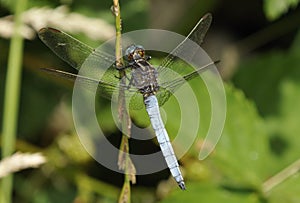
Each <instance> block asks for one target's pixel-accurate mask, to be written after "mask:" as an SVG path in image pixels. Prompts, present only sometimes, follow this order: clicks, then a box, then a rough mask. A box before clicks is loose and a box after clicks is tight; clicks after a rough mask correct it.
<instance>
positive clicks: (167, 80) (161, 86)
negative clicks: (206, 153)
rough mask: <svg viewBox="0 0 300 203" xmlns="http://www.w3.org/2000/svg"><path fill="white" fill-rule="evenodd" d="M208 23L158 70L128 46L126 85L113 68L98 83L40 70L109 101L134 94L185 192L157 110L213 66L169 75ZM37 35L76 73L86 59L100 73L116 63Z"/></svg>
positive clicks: (63, 38)
mask: <svg viewBox="0 0 300 203" xmlns="http://www.w3.org/2000/svg"><path fill="white" fill-rule="evenodd" d="M211 22H212V15H211V14H210V13H207V14H206V15H204V16H203V17H202V18H201V19H200V20H199V21H198V23H197V24H196V25H195V26H194V28H193V29H192V30H191V32H190V33H189V34H188V36H187V37H186V38H185V39H184V40H183V41H182V42H181V43H180V44H179V45H178V46H177V47H176V48H175V49H173V51H172V52H171V53H169V54H168V55H167V57H165V58H164V60H163V61H162V63H161V64H160V65H159V66H158V67H157V68H155V67H154V66H153V65H151V63H150V62H149V61H150V58H151V57H150V56H148V55H146V51H145V49H144V48H143V46H141V45H136V44H132V45H130V46H129V47H128V48H127V49H126V51H125V54H124V55H125V61H126V62H127V65H126V66H124V67H123V70H126V71H129V75H130V77H127V79H128V84H123V83H120V78H118V77H116V75H118V71H119V70H118V69H117V67H116V66H114V65H112V66H111V67H110V68H109V69H108V70H107V71H106V72H105V76H104V77H102V78H101V79H98V80H95V79H93V78H88V77H84V76H82V75H79V74H73V73H70V72H65V71H61V70H57V69H49V68H45V69H43V70H44V71H46V72H47V73H49V74H53V75H55V76H58V77H63V78H66V79H69V80H79V81H81V82H83V83H86V84H95V83H96V84H97V86H98V90H99V94H100V96H103V97H105V98H108V99H112V93H113V92H114V91H116V90H118V89H119V88H124V91H125V92H126V95H130V97H132V95H134V94H136V95H138V96H140V97H141V98H142V101H143V103H144V104H143V105H144V106H145V108H146V111H147V113H148V116H149V118H150V122H151V125H152V127H153V129H154V132H155V135H156V137H157V140H158V143H159V146H160V149H161V151H162V154H163V156H164V158H165V161H166V164H167V166H168V168H169V170H170V172H171V174H172V176H173V177H174V179H175V180H176V182H177V184H178V186H179V187H180V188H181V189H182V190H185V189H186V186H185V183H184V179H183V176H182V173H181V171H180V169H179V164H178V161H177V158H176V156H175V153H174V150H173V147H172V145H171V142H170V139H169V136H168V133H167V130H166V128H165V127H164V124H163V122H162V118H161V115H160V111H159V106H161V105H163V104H164V103H165V102H166V101H167V100H168V99H169V98H170V97H171V96H172V94H173V93H174V92H175V91H176V90H177V89H178V88H179V87H180V86H182V85H183V84H184V83H185V82H186V81H189V80H191V79H193V78H195V77H197V76H199V73H200V72H202V71H205V70H207V69H208V68H209V67H210V66H212V65H214V64H215V63H216V62H210V63H208V64H206V65H204V66H202V67H199V68H197V69H194V70H193V71H191V72H189V73H187V74H185V75H182V76H180V77H178V76H177V77H174V74H173V71H170V70H173V67H175V66H176V63H177V61H178V60H177V56H178V54H180V53H182V52H184V47H185V44H186V42H187V41H188V40H193V41H194V42H196V43H197V44H198V45H199V46H200V45H201V44H202V42H203V39H204V37H205V35H206V33H207V31H208V29H209V27H210V24H211ZM38 35H39V38H40V39H41V40H42V41H43V42H44V43H45V44H46V45H47V46H48V47H49V48H50V49H51V50H52V51H53V52H54V53H55V54H56V55H58V56H59V57H60V58H61V59H63V60H64V61H65V62H67V63H68V64H69V65H71V66H72V67H73V68H75V69H77V70H78V71H79V69H80V67H81V66H82V65H83V63H84V62H85V61H86V60H87V58H89V59H91V58H92V60H94V61H95V62H96V63H94V64H96V66H97V67H92V68H96V69H97V68H99V69H101V66H102V65H105V64H113V63H115V57H114V56H112V55H110V54H107V53H104V52H102V51H100V50H96V49H94V48H92V47H90V46H88V45H86V44H84V43H82V42H80V41H79V40H77V39H75V38H73V37H72V36H70V35H68V34H66V33H64V32H62V31H59V30H56V29H54V28H42V29H41V30H40V31H39V32H38ZM122 85H123V86H122ZM130 108H134V107H130Z"/></svg>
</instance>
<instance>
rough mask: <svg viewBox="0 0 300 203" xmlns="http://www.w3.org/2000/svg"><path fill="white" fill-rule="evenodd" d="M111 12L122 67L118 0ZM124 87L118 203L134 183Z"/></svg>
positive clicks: (127, 196)
mask: <svg viewBox="0 0 300 203" xmlns="http://www.w3.org/2000/svg"><path fill="white" fill-rule="evenodd" d="M112 10H113V13H114V15H115V18H116V24H115V27H116V45H115V47H116V50H115V55H116V66H117V68H122V67H123V66H124V62H123V59H122V40H121V35H122V24H121V10H120V5H119V1H118V0H113V7H112ZM125 75H126V73H125V71H124V70H122V69H119V77H120V78H121V81H120V84H121V86H122V87H124V86H125V84H126V77H125ZM124 91H125V90H124V88H120V91H119V99H118V104H119V111H118V113H119V120H120V123H121V126H122V141H121V144H120V152H119V158H118V166H119V168H120V169H121V170H124V172H125V178H124V184H123V188H122V191H121V194H120V197H119V203H125V202H126V203H129V202H130V199H131V198H130V196H131V195H130V181H131V182H132V183H135V167H134V165H133V163H132V161H131V159H130V157H129V143H128V139H129V137H130V132H131V120H130V117H129V114H128V112H127V109H126V100H125V96H124V95H125V92H124Z"/></svg>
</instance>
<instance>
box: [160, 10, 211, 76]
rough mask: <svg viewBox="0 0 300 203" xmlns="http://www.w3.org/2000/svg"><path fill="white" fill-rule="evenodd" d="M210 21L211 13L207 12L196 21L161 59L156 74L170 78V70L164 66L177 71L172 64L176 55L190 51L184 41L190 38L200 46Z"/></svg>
mask: <svg viewBox="0 0 300 203" xmlns="http://www.w3.org/2000/svg"><path fill="white" fill-rule="evenodd" d="M211 22H212V15H211V14H210V13H207V14H206V15H204V16H203V17H202V18H201V19H200V20H199V21H198V23H197V24H196V25H195V27H194V28H193V29H192V31H191V32H190V33H189V34H188V36H187V37H186V38H185V39H184V40H183V41H182V42H181V43H180V44H179V45H178V46H177V47H176V48H175V49H174V50H173V51H172V52H171V53H170V54H169V55H168V56H167V57H166V58H165V59H164V60H163V62H162V63H161V64H160V66H159V67H158V68H157V71H158V74H159V75H161V77H162V78H167V79H170V80H171V79H172V76H169V75H168V74H169V73H170V72H168V71H166V68H169V69H171V70H175V71H176V72H178V70H177V69H176V66H173V63H174V62H175V61H176V58H177V57H176V56H178V55H181V54H184V52H188V53H190V51H188V49H189V47H187V46H186V42H187V41H188V40H192V41H194V42H196V43H197V44H198V45H199V46H200V45H201V44H202V43H203V39H204V37H205V35H206V33H207V31H208V29H209V27H210V24H211ZM195 51H196V50H195ZM186 57H191V58H192V57H193V56H192V55H190V56H186Z"/></svg>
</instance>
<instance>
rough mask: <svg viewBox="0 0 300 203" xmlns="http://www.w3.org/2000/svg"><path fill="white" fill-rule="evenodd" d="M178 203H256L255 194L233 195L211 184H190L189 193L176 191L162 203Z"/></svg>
mask: <svg viewBox="0 0 300 203" xmlns="http://www.w3.org/2000/svg"><path fill="white" fill-rule="evenodd" d="M168 202H172V203H176V202H189V203H193V202H195V203H198V202H209V203H220V202H222V203H256V202H259V200H258V197H257V196H256V195H255V194H243V193H233V192H230V191H228V190H226V189H224V188H221V187H218V186H215V185H213V184H211V183H190V184H189V185H188V189H187V191H184V192H183V191H180V190H177V191H174V192H173V193H172V194H170V196H168V197H167V198H165V199H164V200H163V201H161V203H168Z"/></svg>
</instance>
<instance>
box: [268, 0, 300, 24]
mask: <svg viewBox="0 0 300 203" xmlns="http://www.w3.org/2000/svg"><path fill="white" fill-rule="evenodd" d="M298 2H299V0H265V1H264V11H265V14H266V16H267V18H268V19H270V20H275V19H276V18H279V17H280V16H281V15H282V14H284V13H286V12H287V11H288V9H289V8H295V7H296V6H297V4H298Z"/></svg>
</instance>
